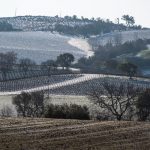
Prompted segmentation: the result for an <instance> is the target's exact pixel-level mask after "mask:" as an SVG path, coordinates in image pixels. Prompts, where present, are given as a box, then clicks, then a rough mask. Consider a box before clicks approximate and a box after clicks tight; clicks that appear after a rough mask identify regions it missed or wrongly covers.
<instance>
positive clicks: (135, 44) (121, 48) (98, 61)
mask: <svg viewBox="0 0 150 150" xmlns="http://www.w3.org/2000/svg"><path fill="white" fill-rule="evenodd" d="M148 44H150V40H142V39H139V40H136V41H129V42H125V43H123V44H121V43H120V42H119V43H118V42H117V44H115V45H113V44H112V43H111V42H110V43H107V44H106V45H104V46H103V45H99V47H98V48H96V49H95V52H94V53H95V54H94V56H92V57H89V58H85V57H83V58H81V59H79V61H78V63H77V64H76V67H79V68H81V69H82V70H83V72H95V73H100V72H105V73H110V74H111V73H115V74H126V75H129V76H133V75H135V74H136V73H138V74H139V75H142V73H141V71H140V70H141V69H142V68H143V67H144V66H149V65H150V61H149V59H144V58H142V57H135V56H136V55H137V54H138V53H139V52H140V51H142V50H146V49H147V45H148Z"/></svg>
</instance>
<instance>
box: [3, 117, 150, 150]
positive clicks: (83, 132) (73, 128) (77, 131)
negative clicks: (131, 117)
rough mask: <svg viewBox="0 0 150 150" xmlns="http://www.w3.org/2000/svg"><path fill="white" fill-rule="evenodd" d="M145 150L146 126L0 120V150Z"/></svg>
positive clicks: (148, 142) (149, 141)
mask: <svg viewBox="0 0 150 150" xmlns="http://www.w3.org/2000/svg"><path fill="white" fill-rule="evenodd" d="M63 149H64V150H73V149H76V150H86V149H88V150H89V149H93V150H149V149H150V124H149V123H142V122H95V121H78V120H56V119H21V118H20V119H17V118H8V119H0V150H63Z"/></svg>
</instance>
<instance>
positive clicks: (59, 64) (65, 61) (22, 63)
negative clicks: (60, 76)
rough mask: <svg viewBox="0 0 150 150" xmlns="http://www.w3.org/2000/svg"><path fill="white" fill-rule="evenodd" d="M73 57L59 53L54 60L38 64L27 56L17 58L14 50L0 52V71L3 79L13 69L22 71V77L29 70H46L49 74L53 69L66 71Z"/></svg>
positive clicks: (13, 70)
mask: <svg viewBox="0 0 150 150" xmlns="http://www.w3.org/2000/svg"><path fill="white" fill-rule="evenodd" d="M74 59H75V58H74V56H73V55H72V54H70V53H64V54H60V55H59V56H58V57H57V59H56V60H47V61H45V62H42V63H41V64H40V65H39V64H36V62H35V61H33V60H31V59H29V58H21V59H18V58H17V54H16V53H14V52H7V53H0V72H1V74H2V78H3V80H5V79H7V75H8V73H11V72H15V71H20V72H23V73H24V77H26V75H27V73H28V72H30V71H46V72H48V75H51V73H53V72H55V71H57V72H59V70H61V71H62V70H64V71H67V70H68V69H69V67H70V66H71V64H72V62H74ZM58 68H59V69H58Z"/></svg>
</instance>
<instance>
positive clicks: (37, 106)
mask: <svg viewBox="0 0 150 150" xmlns="http://www.w3.org/2000/svg"><path fill="white" fill-rule="evenodd" d="M13 104H14V105H15V107H16V110H17V113H18V116H23V117H42V115H43V114H44V93H43V92H33V93H25V92H23V93H21V94H20V95H17V96H15V97H14V98H13Z"/></svg>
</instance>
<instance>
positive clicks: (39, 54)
mask: <svg viewBox="0 0 150 150" xmlns="http://www.w3.org/2000/svg"><path fill="white" fill-rule="evenodd" d="M79 45H80V46H79ZM88 50H89V45H88V43H87V41H86V40H84V39H80V38H79V39H78V38H72V37H68V36H63V35H59V34H52V33H50V32H40V31H38V32H0V52H8V51H14V52H16V53H17V54H18V57H19V58H30V59H32V60H34V61H36V62H37V63H40V62H42V61H45V60H48V59H56V57H57V56H58V55H60V54H62V53H66V52H68V53H72V54H73V55H74V56H75V58H76V60H77V59H79V58H81V57H83V56H87V55H89V53H88Z"/></svg>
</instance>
